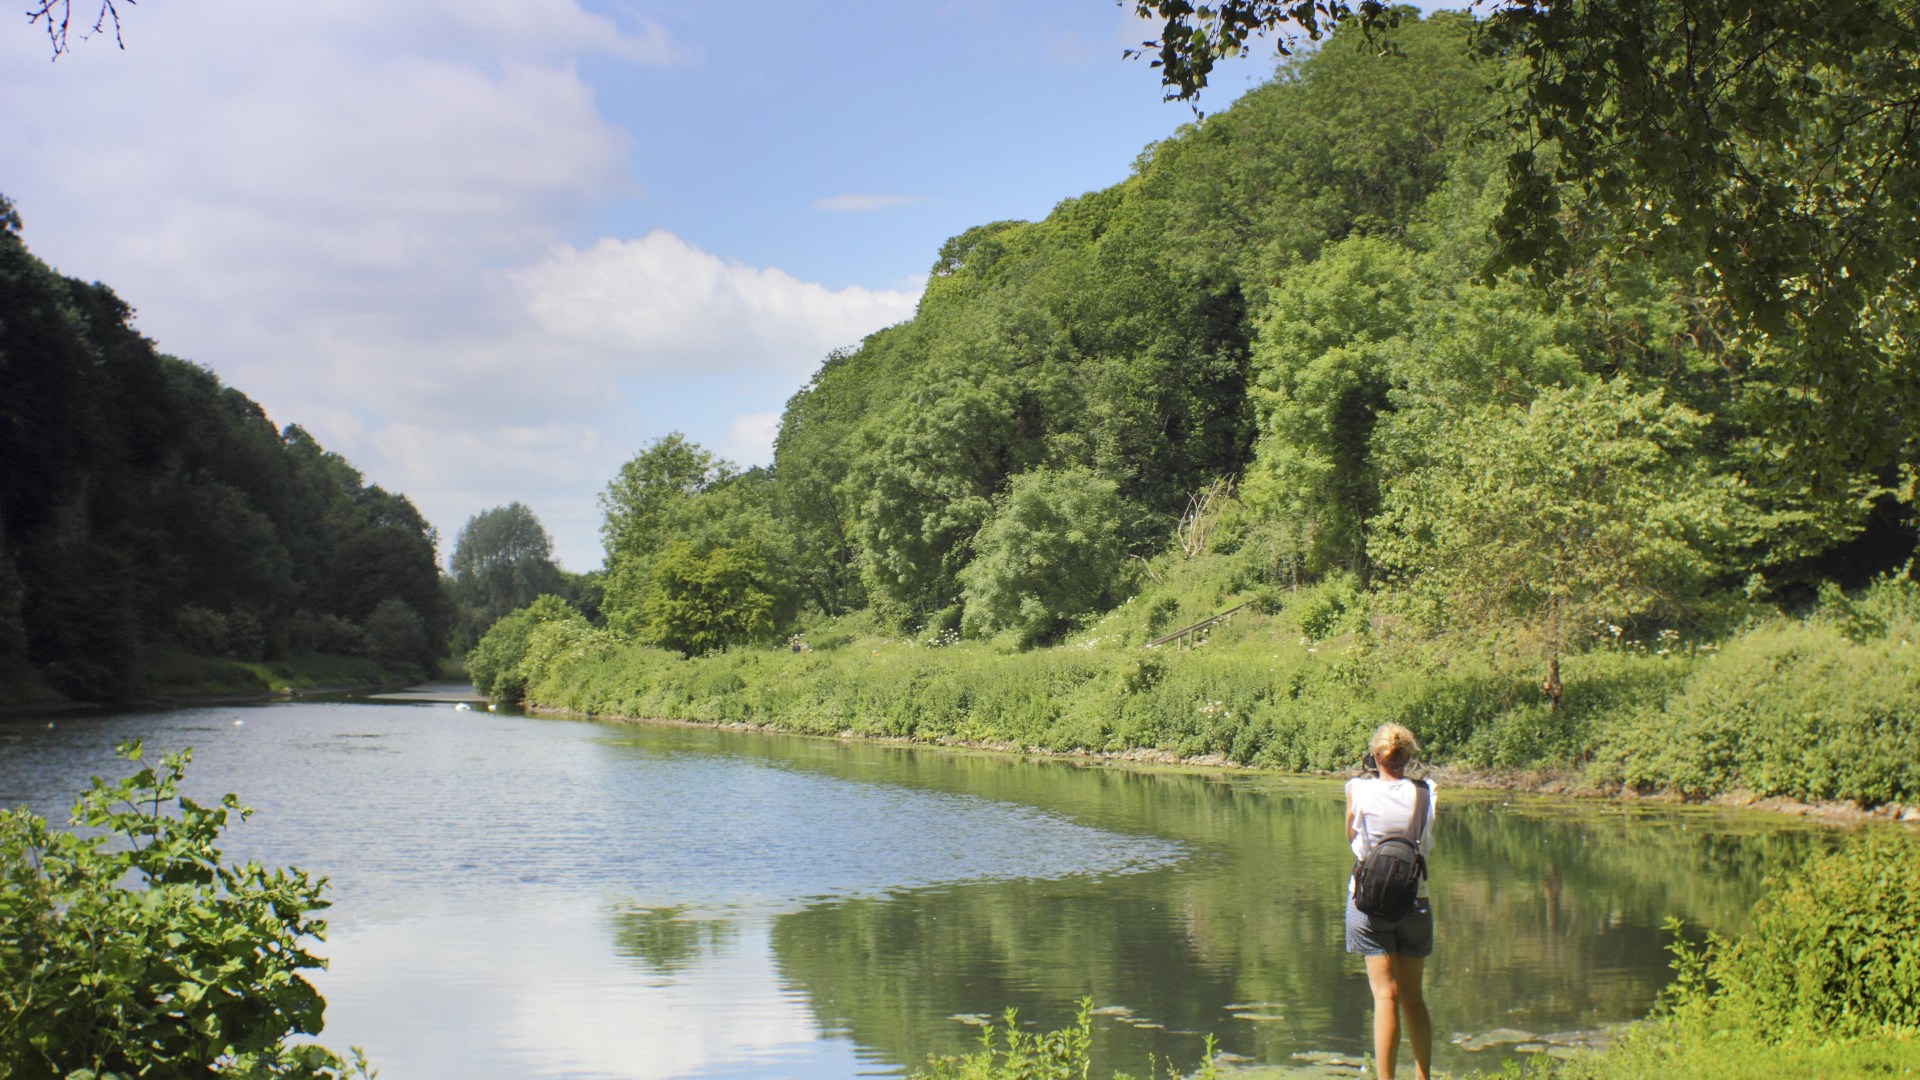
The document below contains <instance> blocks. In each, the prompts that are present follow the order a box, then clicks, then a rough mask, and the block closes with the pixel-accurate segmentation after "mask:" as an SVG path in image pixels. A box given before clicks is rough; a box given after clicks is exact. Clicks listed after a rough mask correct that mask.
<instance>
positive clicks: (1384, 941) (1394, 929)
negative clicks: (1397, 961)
mask: <svg viewBox="0 0 1920 1080" xmlns="http://www.w3.org/2000/svg"><path fill="white" fill-rule="evenodd" d="M1347 951H1348V952H1350V953H1359V954H1360V955H1362V956H1386V955H1388V954H1389V953H1399V954H1400V955H1401V956H1411V957H1414V958H1415V959H1419V958H1421V957H1426V956H1432V955H1433V909H1432V907H1430V906H1429V905H1428V904H1427V898H1426V897H1424V896H1423V897H1421V898H1420V899H1418V900H1416V901H1414V904H1413V910H1412V911H1409V912H1407V914H1406V916H1405V917H1403V918H1401V919H1400V920H1399V921H1398V922H1395V921H1393V920H1390V919H1382V918H1380V917H1378V916H1375V915H1368V914H1365V913H1364V912H1362V911H1361V910H1360V909H1359V908H1357V907H1354V906H1353V898H1352V897H1348V898H1347Z"/></svg>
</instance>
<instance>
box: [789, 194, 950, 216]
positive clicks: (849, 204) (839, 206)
mask: <svg viewBox="0 0 1920 1080" xmlns="http://www.w3.org/2000/svg"><path fill="white" fill-rule="evenodd" d="M926 201H927V198H926V196H924V195H830V196H828V197H826V198H824V199H815V200H814V201H813V208H814V209H815V210H825V211H827V212H828V213H832V214H864V213H868V212H870V211H873V210H891V209H893V208H894V207H896V206H910V205H912V204H913V203H921V202H926Z"/></svg>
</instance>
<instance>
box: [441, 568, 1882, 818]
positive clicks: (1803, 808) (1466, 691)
mask: <svg viewBox="0 0 1920 1080" xmlns="http://www.w3.org/2000/svg"><path fill="white" fill-rule="evenodd" d="M1310 599H1311V598H1307V600H1303V601H1300V602H1297V603H1294V604H1290V605H1288V606H1286V607H1284V608H1282V609H1281V610H1279V611H1276V612H1274V613H1272V614H1257V613H1255V614H1249V615H1248V616H1246V617H1244V618H1239V619H1236V620H1235V621H1234V622H1233V623H1231V624H1229V625H1226V626H1222V627H1218V628H1216V629H1215V630H1214V631H1213V633H1212V636H1211V637H1210V638H1209V639H1208V640H1207V641H1206V642H1205V643H1204V644H1202V645H1199V646H1197V647H1193V648H1158V649H1146V648H1142V647H1141V641H1142V640H1144V639H1146V635H1147V633H1148V632H1149V631H1150V628H1151V621H1150V620H1144V619H1139V620H1135V621H1136V622H1138V623H1139V625H1132V624H1131V623H1129V622H1128V620H1129V619H1130V618H1133V616H1132V614H1131V613H1129V612H1126V611H1124V610H1123V611H1122V612H1119V613H1116V615H1115V616H1113V617H1109V618H1108V619H1106V620H1103V621H1102V622H1101V623H1100V624H1096V625H1095V626H1093V627H1091V628H1089V629H1088V631H1086V632H1085V633H1084V634H1083V635H1082V636H1080V637H1079V638H1076V639H1073V640H1070V641H1069V642H1068V643H1067V644H1065V645H1062V646H1059V647H1055V648H1050V649H1041V650H1032V651H1019V650H1016V649H1011V648H1007V647H1004V646H1002V645H1000V644H999V643H996V642H990V641H988V642H978V641H960V642H952V641H950V640H941V639H939V638H935V639H931V640H928V641H920V640H914V639H900V638H890V637H887V636H885V635H883V634H880V633H877V632H874V631H873V630H872V629H871V628H865V629H863V628H859V627H853V626H845V625H843V626H839V627H824V628H821V629H820V630H819V631H818V632H816V633H814V634H813V635H812V636H811V640H812V643H813V648H812V650H811V651H805V652H792V651H789V650H774V649H766V648H760V649H739V650H733V651H729V652H726V653H721V654H715V655H710V656H706V657H702V658H699V659H693V660H688V659H683V658H681V657H680V656H679V655H677V654H674V653H670V652H666V651H663V650H659V649H652V648H647V647H644V646H640V645H635V644H632V643H629V642H625V641H622V640H620V639H618V638H616V637H615V636H614V635H612V634H610V633H609V632H607V631H605V630H602V629H597V628H594V627H591V626H589V625H587V624H586V622H585V621H584V620H582V619H579V618H578V617H577V616H573V615H571V614H570V613H565V612H564V611H563V612H562V613H560V614H557V615H555V616H554V617H553V618H551V619H550V620H549V621H545V622H541V623H539V624H538V625H531V626H520V627H519V628H518V631H519V636H518V637H517V639H516V640H515V644H514V647H513V649H512V650H497V651H499V652H500V653H501V654H500V655H497V656H493V657H491V659H490V663H489V665H488V666H486V667H484V668H482V669H479V670H476V672H475V682H476V685H478V686H479V687H480V689H481V690H482V691H483V692H492V693H493V694H495V695H503V694H504V695H506V696H520V697H522V698H523V699H524V701H525V703H526V704H527V705H528V706H530V707H532V708H535V709H545V710H557V711H562V712H569V713H575V714H585V715H593V716H607V717H660V716H666V717H674V718H677V719H682V720H687V721H694V722H701V723H710V724H742V725H747V726H751V727H757V728H763V729H765V730H771V731H781V732H787V733H792V734H804V735H831V736H841V737H848V736H857V737H863V738H878V739H902V740H907V741H911V742H918V743H927V744H935V745H952V746H971V747H981V748H989V749H997V750H1014V751H1019V752H1025V753H1047V754H1059V755H1065V756H1085V757H1103V758H1105V757H1112V758H1119V759H1129V760H1137V761H1143V762H1161V763H1192V764H1198V765H1207V766H1221V767H1238V768H1257V769H1269V770H1274V771H1279V772H1289V773H1306V774H1323V775H1348V774H1351V773H1352V772H1354V771H1355V770H1357V768H1358V767H1359V760H1358V759H1359V756H1360V748H1361V747H1362V746H1363V745H1364V743H1365V741H1366V738H1367V736H1368V734H1369V733H1371V732H1372V731H1373V730H1374V728H1376V727H1377V726H1378V725H1379V724H1381V723H1383V722H1386V721H1389V720H1391V721H1397V722H1401V723H1405V724H1406V725H1407V726H1408V727H1410V728H1412V729H1413V731H1414V732H1415V734H1416V735H1417V736H1418V737H1419V739H1420V741H1421V744H1422V747H1423V750H1422V755H1421V756H1422V759H1423V760H1424V761H1425V762H1427V763H1428V765H1429V767H1430V768H1433V769H1435V770H1436V771H1437V774H1438V775H1440V776H1442V777H1443V778H1444V779H1445V780H1446V781H1447V782H1450V783H1454V784H1456V785H1466V786H1489V787H1500V788H1508V789H1515V790H1531V791H1541V792H1547V793H1560V794H1579V795H1591V796H1603V797H1610V798H1654V799H1675V800H1681V801H1688V802H1715V803H1722V804H1725V805H1729V806H1744V807H1750V808H1757V809H1761V810H1767V811H1774V812H1780V813H1790V814H1800V815H1804V816H1809V817H1815V818H1820V819H1823V820H1833V821H1836V822H1846V821H1856V820H1858V821H1865V820H1902V819H1905V820H1913V819H1914V818H1916V817H1920V814H1916V813H1915V812H1914V808H1915V806H1916V804H1920V766H1917V765H1916V764H1915V763H1914V762H1913V761H1912V754H1911V747H1912V746H1913V745H1914V744H1915V743H1916V742H1917V741H1920V648H1916V647H1915V646H1914V642H1915V641H1916V640H1920V590H1916V588H1915V587H1914V586H1912V585H1911V583H1900V584H1898V585H1891V584H1890V585H1888V586H1886V587H1883V588H1880V589H1876V590H1874V591H1871V592H1869V593H1868V594H1867V595H1866V596H1864V597H1862V598H1860V599H1858V600H1849V601H1847V608H1846V610H1845V611H1844V612H1834V611H1828V610H1825V609H1822V610H1816V611H1813V612H1811V613H1809V614H1807V615H1805V616H1801V617H1788V616H1784V615H1779V614H1774V615H1770V616H1765V617H1760V618H1755V619H1752V620H1750V621H1749V622H1748V623H1746V624H1745V625H1743V626H1742V628H1741V629H1739V630H1738V631H1737V632H1735V633H1732V634H1730V635H1727V636H1724V637H1721V638H1718V639H1714V640H1699V641H1688V640H1685V639H1683V637H1682V636H1681V635H1679V634H1677V633H1668V632H1666V631H1662V632H1661V633H1660V634H1658V635H1656V636H1655V638H1654V640H1653V641H1652V642H1641V641H1638V640H1634V639H1628V638H1625V637H1624V635H1623V637H1622V639H1617V640H1611V641H1608V642H1607V643H1606V644H1605V645H1603V646H1601V647H1596V648H1593V649H1589V650H1587V651H1586V652H1583V653H1580V654H1575V655H1568V656H1565V657H1563V658H1562V663H1561V674H1562V693H1561V696H1560V698H1559V701H1558V703H1557V705H1554V704H1551V703H1549V702H1548V701H1546V700H1545V699H1544V698H1543V696H1542V695H1541V693H1540V690H1539V685H1538V673H1537V671H1535V670H1533V663H1532V661H1531V660H1530V659H1528V658H1525V657H1520V658H1516V657H1514V656H1512V655H1511V654H1503V653H1501V652H1500V651H1499V650H1497V649H1493V648H1489V647H1485V646H1484V645H1483V644H1482V643H1478V642H1474V641H1470V640H1463V639H1457V638H1453V639H1449V638H1431V637H1430V638H1420V637H1413V636H1407V635H1400V634H1396V633H1394V632H1392V631H1391V629H1390V628H1389V629H1383V630H1380V631H1375V630H1373V629H1372V628H1371V627H1370V626H1368V625H1365V624H1363V626H1362V628H1361V629H1357V630H1347V631H1344V632H1342V633H1341V634H1339V635H1338V636H1334V637H1323V638H1315V637H1313V636H1311V635H1309V634H1307V633H1305V632H1303V631H1304V627H1303V623H1304V622H1307V621H1308V620H1307V619H1306V618H1305V617H1304V616H1303V614H1302V612H1301V610H1300V609H1302V608H1310V606H1311V605H1310V603H1309V602H1308V601H1310ZM523 614H524V613H523ZM1842 615H1844V616H1845V618H1842V617H1841V616H1842ZM519 617H520V616H513V617H510V618H519ZM495 640H496V639H495V637H494V635H492V634H490V635H489V641H495ZM483 648H484V646H483Z"/></svg>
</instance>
